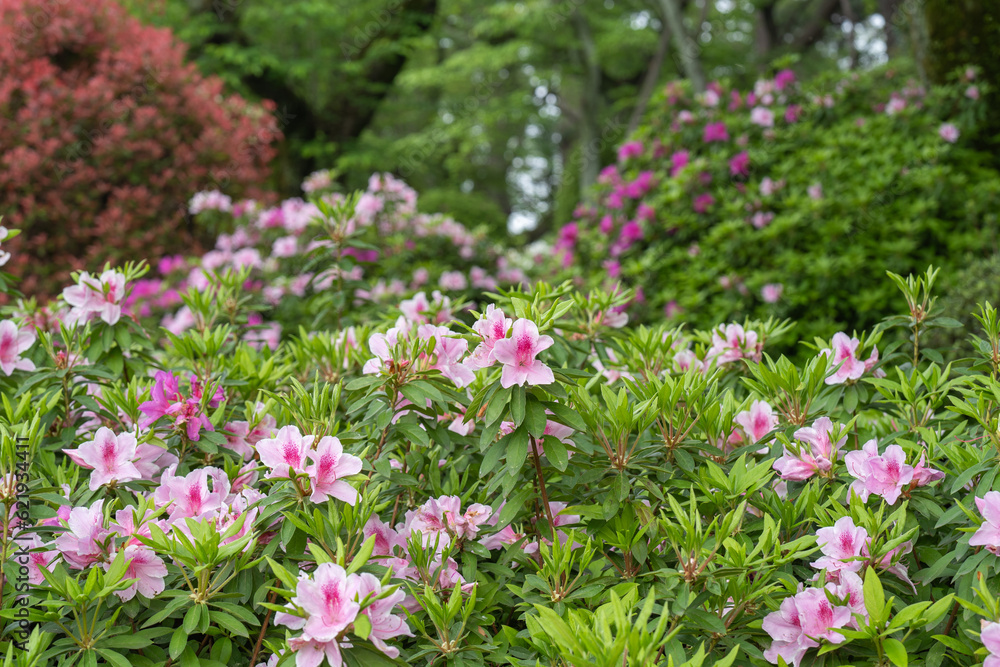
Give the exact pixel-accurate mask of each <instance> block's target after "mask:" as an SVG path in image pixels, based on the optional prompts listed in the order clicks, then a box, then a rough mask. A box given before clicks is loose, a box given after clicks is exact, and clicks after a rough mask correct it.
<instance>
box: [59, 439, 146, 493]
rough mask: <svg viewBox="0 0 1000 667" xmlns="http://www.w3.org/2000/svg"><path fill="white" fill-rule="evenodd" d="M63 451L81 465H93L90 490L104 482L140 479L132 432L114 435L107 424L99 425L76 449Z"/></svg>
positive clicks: (140, 474)
mask: <svg viewBox="0 0 1000 667" xmlns="http://www.w3.org/2000/svg"><path fill="white" fill-rule="evenodd" d="M63 453H64V454H66V455H67V456H69V457H70V458H71V459H73V461H74V462H75V463H76V464H77V465H79V466H82V467H84V468H89V469H92V470H93V471H94V472H92V473H91V474H90V490H91V491H96V490H97V489H98V488H100V487H101V486H104V485H105V484H111V483H117V482H129V481H132V480H134V479H142V473H140V472H139V470H138V469H137V468H136V467H135V464H134V463H133V461H134V460H135V459H136V440H135V436H134V435H132V434H131V433H122V434H121V435H115V434H114V431H112V430H111V429H109V428H104V427H102V428H99V429H98V430H97V433H96V434H94V439H93V440H88V441H87V442H85V443H83V444H82V445H80V447H79V448H77V449H64V450H63Z"/></svg>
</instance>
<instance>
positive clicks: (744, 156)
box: [729, 151, 750, 176]
mask: <svg viewBox="0 0 1000 667" xmlns="http://www.w3.org/2000/svg"><path fill="white" fill-rule="evenodd" d="M729 173H730V174H732V175H733V176H749V175H750V154H749V153H747V152H746V151H743V152H742V153H738V154H737V155H736V156H735V157H734V158H733V159H731V160H730V161H729Z"/></svg>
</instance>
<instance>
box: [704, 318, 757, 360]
mask: <svg viewBox="0 0 1000 667" xmlns="http://www.w3.org/2000/svg"><path fill="white" fill-rule="evenodd" d="M763 349H764V342H763V341H761V340H759V338H758V336H757V332H756V331H747V330H744V329H743V326H742V325H740V324H736V323H732V324H726V325H721V324H720V325H719V326H718V327H717V328H715V329H713V330H712V347H710V348H709V350H708V354H707V355H706V356H705V362H706V363H710V362H712V361H714V362H715V364H716V365H717V366H724V365H726V364H730V363H733V362H734V361H737V360H739V359H750V360H751V361H754V362H759V361H760V358H761V352H762V350H763Z"/></svg>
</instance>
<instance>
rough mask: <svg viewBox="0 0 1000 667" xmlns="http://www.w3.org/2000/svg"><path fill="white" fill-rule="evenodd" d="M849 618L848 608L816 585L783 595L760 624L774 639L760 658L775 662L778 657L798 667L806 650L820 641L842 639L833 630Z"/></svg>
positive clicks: (817, 644)
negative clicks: (778, 605) (835, 604)
mask: <svg viewBox="0 0 1000 667" xmlns="http://www.w3.org/2000/svg"><path fill="white" fill-rule="evenodd" d="M851 619H852V616H851V610H850V609H848V608H847V607H835V606H834V605H833V604H831V603H830V601H829V600H827V598H826V593H825V592H824V591H823V590H820V589H818V588H809V589H806V590H804V591H802V592H801V593H798V594H796V595H795V596H793V597H790V598H785V599H784V600H783V601H782V603H781V607H780V609H779V610H778V611H775V612H771V613H770V614H768V615H767V617H766V618H764V623H763V625H762V626H761V627H762V628H763V629H764V631H765V632H766V633H767V634H769V635H771V638H772V639H773V640H774V641H773V642H772V643H771V647H770V648H768V649H767V650H766V651H764V658H765V659H766V660H767V661H768V662H771V663H773V664H778V657H779V656H780V657H781V658H782V659H784V661H785V662H786V663H788V664H789V665H791V666H792V667H799V664H800V663H801V662H802V658H803V657H805V654H806V651H808V650H809V649H810V648H815V647H817V646H819V641H820V640H822V639H826V640H828V641H830V642H831V643H834V644H839V643H840V642H842V641H844V635H842V634H840V633H839V632H836V630H837V629H838V628H842V627H844V626H845V625H847V624H848V623H850V622H851Z"/></svg>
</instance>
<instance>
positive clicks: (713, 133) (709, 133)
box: [702, 123, 729, 144]
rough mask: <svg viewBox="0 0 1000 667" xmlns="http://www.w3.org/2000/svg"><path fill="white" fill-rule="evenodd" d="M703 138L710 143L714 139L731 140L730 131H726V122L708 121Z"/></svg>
mask: <svg viewBox="0 0 1000 667" xmlns="http://www.w3.org/2000/svg"><path fill="white" fill-rule="evenodd" d="M702 140H703V141H704V142H705V143H706V144H708V143H712V142H713V141H729V132H727V131H726V124H725V123H708V124H707V125H705V134H704V136H703V137H702Z"/></svg>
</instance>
